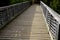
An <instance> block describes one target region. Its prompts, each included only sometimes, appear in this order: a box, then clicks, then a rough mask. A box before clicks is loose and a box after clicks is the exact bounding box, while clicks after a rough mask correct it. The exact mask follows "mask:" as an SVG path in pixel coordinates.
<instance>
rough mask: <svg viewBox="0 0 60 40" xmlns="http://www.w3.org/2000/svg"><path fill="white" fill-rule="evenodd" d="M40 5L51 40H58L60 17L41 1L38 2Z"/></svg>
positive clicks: (59, 35)
mask: <svg viewBox="0 0 60 40" xmlns="http://www.w3.org/2000/svg"><path fill="white" fill-rule="evenodd" d="M40 5H41V7H42V9H43V13H44V16H45V19H46V22H47V24H48V26H49V27H48V28H49V31H50V33H51V35H52V38H53V40H60V38H59V37H60V15H59V14H58V13H56V12H55V11H54V10H53V9H51V8H50V7H48V6H47V5H46V4H44V3H43V2H42V1H40Z"/></svg>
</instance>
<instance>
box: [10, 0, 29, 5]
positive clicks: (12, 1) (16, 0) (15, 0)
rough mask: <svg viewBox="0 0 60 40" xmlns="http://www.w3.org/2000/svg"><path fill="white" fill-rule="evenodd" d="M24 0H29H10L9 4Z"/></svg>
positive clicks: (23, 0)
mask: <svg viewBox="0 0 60 40" xmlns="http://www.w3.org/2000/svg"><path fill="white" fill-rule="evenodd" d="M25 1H29V0H10V4H16V3H20V2H25Z"/></svg>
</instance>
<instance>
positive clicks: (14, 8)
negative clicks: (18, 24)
mask: <svg viewBox="0 0 60 40" xmlns="http://www.w3.org/2000/svg"><path fill="white" fill-rule="evenodd" d="M30 5H31V1H26V2H22V3H17V4H14V5H10V6H4V7H0V28H2V27H3V26H5V25H6V24H7V23H8V22H9V21H11V20H12V19H14V18H15V17H16V16H17V15H19V14H21V12H23V11H24V10H25V9H26V8H28V7H29V6H30Z"/></svg>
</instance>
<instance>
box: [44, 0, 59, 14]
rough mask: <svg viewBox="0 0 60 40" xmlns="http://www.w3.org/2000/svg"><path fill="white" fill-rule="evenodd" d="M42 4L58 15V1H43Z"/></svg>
mask: <svg viewBox="0 0 60 40" xmlns="http://www.w3.org/2000/svg"><path fill="white" fill-rule="evenodd" d="M43 2H44V3H46V4H47V5H48V6H50V7H51V8H52V9H54V10H55V11H56V12H58V13H59V14H60V0H43Z"/></svg>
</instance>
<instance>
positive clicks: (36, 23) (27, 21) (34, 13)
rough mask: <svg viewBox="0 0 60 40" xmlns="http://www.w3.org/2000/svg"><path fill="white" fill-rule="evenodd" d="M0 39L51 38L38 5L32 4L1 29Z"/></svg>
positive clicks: (26, 39) (29, 39) (33, 39)
mask: <svg viewBox="0 0 60 40" xmlns="http://www.w3.org/2000/svg"><path fill="white" fill-rule="evenodd" d="M0 40H51V38H50V35H49V33H48V29H47V26H46V23H45V20H44V17H43V14H42V9H41V7H40V5H32V6H31V7H30V8H28V9H27V10H26V11H24V12H23V13H22V14H21V15H19V16H18V17H17V18H16V19H15V20H13V21H12V22H11V23H9V24H8V25H7V26H6V27H4V28H3V29H1V30H0Z"/></svg>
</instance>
